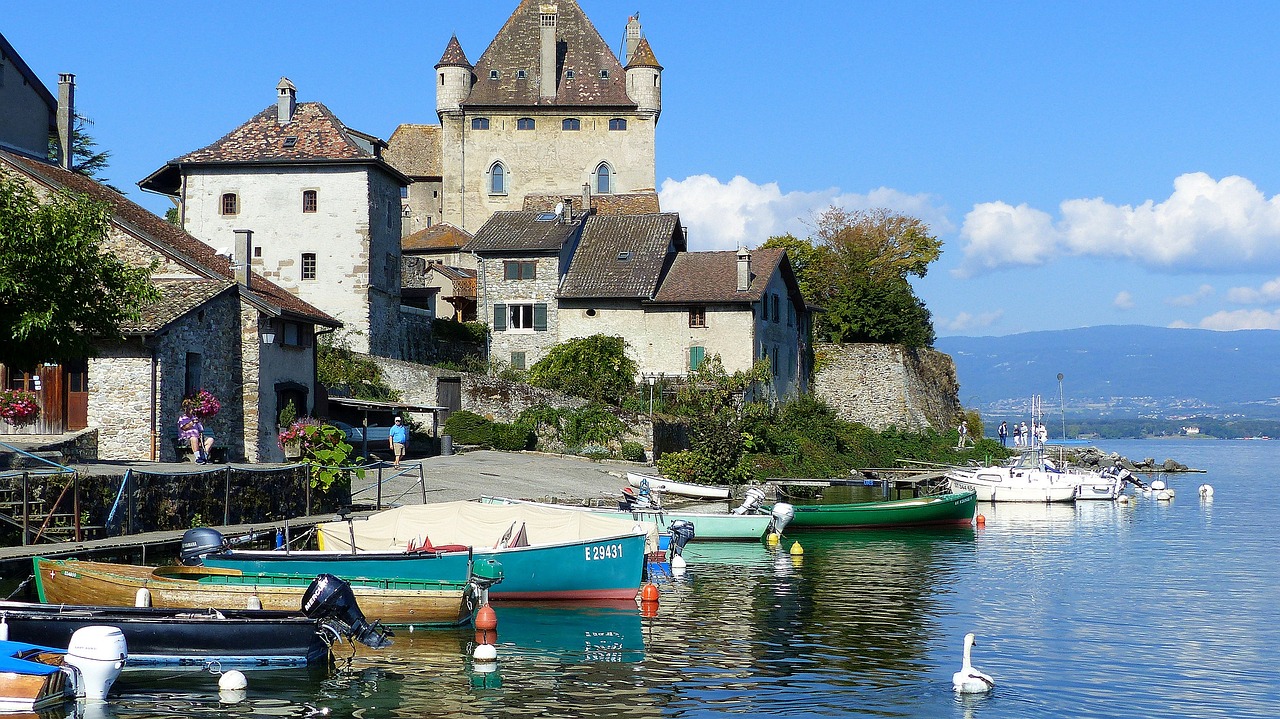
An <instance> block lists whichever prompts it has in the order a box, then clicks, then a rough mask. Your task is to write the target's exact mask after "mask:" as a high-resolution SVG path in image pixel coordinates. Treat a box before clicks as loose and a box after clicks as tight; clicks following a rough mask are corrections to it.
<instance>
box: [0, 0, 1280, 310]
mask: <svg viewBox="0 0 1280 719" xmlns="http://www.w3.org/2000/svg"><path fill="white" fill-rule="evenodd" d="M515 5H516V3H515V1H514V0H503V1H502V2H498V1H496V0H482V1H477V2H469V3H440V2H429V3H426V2H424V3H406V2H397V3H381V2H371V3H360V4H352V3H330V2H320V1H317V2H307V3H286V2H272V3H260V2H242V1H239V0H231V1H229V2H224V3H217V4H210V3H173V2H164V3H160V2H123V3H120V4H116V3H100V2H67V3H61V4H59V11H58V13H57V16H58V17H57V18H55V17H53V16H52V15H51V14H50V12H49V11H48V10H47V9H45V8H44V7H43V6H41V5H39V4H38V3H18V4H15V7H11V8H9V9H8V10H7V11H6V13H5V24H4V27H3V30H2V31H3V32H4V34H5V36H6V37H7V38H8V39H9V41H10V43H12V44H13V45H14V46H15V47H16V48H17V50H18V51H19V53H21V54H22V56H23V58H24V59H25V60H26V61H27V63H28V64H29V65H31V66H32V68H33V69H34V70H35V71H36V73H37V74H39V76H40V77H41V78H42V79H43V80H44V81H45V83H46V85H48V86H49V87H50V89H52V90H54V91H55V92H56V84H57V74H58V73H59V72H73V73H75V74H76V76H77V83H78V85H77V108H78V109H79V110H80V112H82V113H83V114H85V115H87V116H88V117H90V118H91V119H92V120H93V121H94V123H95V125H94V127H93V129H92V134H93V135H94V137H95V138H96V139H97V140H98V142H99V145H100V147H102V148H105V149H109V150H111V152H112V153H113V156H112V162H111V166H110V168H109V170H108V172H107V173H106V174H107V177H108V178H110V180H111V181H112V182H113V184H115V185H117V186H119V187H122V188H124V189H126V190H128V191H129V194H130V196H131V197H132V198H133V199H135V200H136V201H138V202H140V203H141V204H143V205H144V206H146V207H148V208H150V209H152V210H153V211H156V212H158V213H162V212H163V211H164V209H165V208H166V207H167V206H168V205H167V202H168V201H167V200H166V199H165V198H162V197H159V196H156V195H151V194H148V193H143V192H141V191H140V190H138V189H137V188H136V187H135V185H134V184H133V183H135V182H137V181H138V180H140V179H142V178H143V177H145V176H146V175H147V174H149V173H150V172H151V171H152V170H155V169H156V168H158V167H160V166H161V165H162V164H163V163H164V162H165V161H167V160H169V159H171V158H173V157H176V156H178V155H180V154H183V153H185V152H188V151H190V150H193V149H196V148H198V147H202V146H204V145H206V144H208V143H210V142H212V141H214V140H216V139H217V138H219V137H221V136H222V135H223V134H225V133H226V132H228V131H230V130H231V129H233V128H234V127H235V126H237V125H238V124H240V123H241V122H243V121H244V120H246V119H248V118H249V117H250V116H252V115H253V114H254V113H256V112H258V111H259V110H261V109H262V108H264V107H266V106H268V105H270V104H271V103H272V102H274V97H275V90H274V88H275V85H276V82H277V81H278V80H279V78H280V77H281V76H282V75H285V76H288V77H289V78H290V79H291V80H292V81H293V82H294V84H295V85H296V86H297V87H298V97H299V100H302V101H320V102H323V103H325V104H326V105H327V106H328V107H329V108H330V109H331V110H333V111H334V112H335V113H336V114H337V115H338V117H339V118H341V119H342V120H343V122H345V123H346V124H347V125H349V126H351V127H354V128H357V129H360V130H363V131H365V132H369V133H373V134H375V135H378V136H381V137H384V138H385V137H389V136H390V135H391V132H392V131H393V130H394V129H395V127H396V125H397V124H399V123H402V122H435V121H436V116H435V97H434V94H433V93H434V85H433V83H432V79H433V77H434V75H433V72H434V71H433V66H434V65H435V63H436V61H437V60H438V59H439V58H440V55H441V53H442V52H443V51H444V47H445V44H446V43H447V42H448V40H449V36H450V35H451V34H453V33H456V34H457V35H458V38H459V40H460V41H461V43H462V46H463V49H464V50H465V51H466V53H467V56H468V57H469V58H470V59H471V60H472V61H473V62H474V61H475V60H476V59H478V58H479V56H480V54H481V53H482V52H483V51H484V48H485V47H486V45H487V44H488V42H489V40H491V39H492V37H493V36H494V35H495V34H496V33H497V31H498V29H499V28H500V27H501V25H502V23H503V22H504V21H505V20H506V18H507V17H508V15H509V14H510V13H511V11H512V10H513V9H514V7H515ZM581 5H582V6H583V8H584V9H585V10H586V12H587V14H588V15H589V16H590V17H591V18H592V20H593V21H594V22H595V24H596V27H597V29H599V30H600V32H601V34H602V35H603V36H604V38H605V40H606V41H608V42H609V43H610V45H612V46H614V47H615V49H616V48H617V47H619V46H620V45H621V40H622V37H623V28H624V26H625V24H626V20H627V17H628V16H629V15H630V14H632V13H633V12H635V11H637V10H639V11H640V13H641V21H642V23H643V26H644V31H645V35H646V36H647V37H648V38H649V41H650V43H651V44H652V46H653V49H654V53H655V54H656V56H657V58H658V60H659V62H661V63H662V64H663V66H664V67H665V68H666V69H665V72H664V75H663V87H664V97H663V114H662V118H661V121H660V122H659V124H658V157H657V177H658V185H659V187H658V189H659V191H660V192H661V193H662V204H663V208H664V209H665V210H676V211H679V212H681V215H682V218H683V220H684V222H685V224H686V225H687V226H688V227H689V231H690V244H691V247H692V248H693V249H729V248H734V247H737V246H738V244H739V243H740V242H743V243H746V244H747V245H748V246H753V245H756V244H759V243H760V242H762V241H763V240H764V239H765V238H766V237H768V236H769V235H772V234H779V233H782V232H788V231H790V232H793V233H795V234H797V235H801V236H803V235H806V234H807V232H808V224H809V223H810V222H811V220H812V217H813V216H814V214H815V213H816V212H820V211H821V210H822V209H823V208H824V207H826V206H828V205H830V204H832V203H838V204H842V205H845V206H847V207H850V208H858V207H890V208H893V209H897V210H900V211H903V212H907V213H909V214H914V215H916V216H918V217H921V218H922V219H924V220H926V221H927V222H929V223H930V225H931V227H932V228H933V229H934V230H935V232H936V233H937V234H938V235H939V236H940V237H941V238H942V239H943V241H944V243H945V244H944V249H943V257H942V259H940V260H939V261H938V262H937V263H936V264H935V265H934V266H933V267H932V268H931V270H930V272H929V274H928V276H927V277H925V278H924V279H922V280H920V281H918V282H917V283H916V287H917V290H918V292H919V294H920V295H921V296H922V297H923V298H924V299H925V301H926V302H927V304H928V305H929V307H930V309H931V310H932V311H933V313H934V318H935V323H936V325H937V328H938V333H939V334H940V335H953V334H961V335H983V334H995V335H999V334H1009V333H1014V332H1023V331H1029V330H1038V329H1059V328H1069V327H1082V326H1090V325H1100V324H1150V325H1160V326H1192V327H1205V328H1209V329H1239V328H1246V327H1247V328H1276V329H1280V199H1278V196H1280V162H1277V160H1278V158H1280V133H1278V132H1277V129H1278V127H1280V102H1277V100H1278V98H1280V83H1277V82H1276V81H1275V80H1274V74H1275V69H1276V68H1277V67H1280V57H1278V55H1280V49H1278V47H1277V43H1276V42H1275V41H1274V28H1275V27H1277V25H1278V24H1280V5H1277V4H1274V3H1271V4H1268V3H1261V2H1258V3H1250V2H1237V3H1229V4H1216V3H1189V2H1161V3H1156V2H1130V3H1103V2H1072V3H1013V2H1010V3H995V2H992V3H982V4H971V3H954V2H941V1H939V2H898V3H865V4H864V3H849V2H816V1H815V2H796V3H777V2H771V3H762V2H732V3H731V2H720V1H718V0H704V1H702V2H697V3H683V2H681V3H675V2H662V3H653V2H647V1H646V0H630V1H629V2H625V3H624V2H614V1H613V0H581ZM62 18H68V19H67V20H63V19H62ZM73 19H74V20H73ZM62 27H66V28H67V30H66V31H65V33H62V34H59V33H60V28H62Z"/></svg>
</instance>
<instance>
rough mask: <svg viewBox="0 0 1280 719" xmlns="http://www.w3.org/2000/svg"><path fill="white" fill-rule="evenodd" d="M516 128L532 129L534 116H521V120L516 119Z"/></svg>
mask: <svg viewBox="0 0 1280 719" xmlns="http://www.w3.org/2000/svg"><path fill="white" fill-rule="evenodd" d="M516 129H517V130H532V129H533V118H532V117H522V118H520V119H519V120H516Z"/></svg>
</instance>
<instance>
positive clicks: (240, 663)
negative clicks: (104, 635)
mask: <svg viewBox="0 0 1280 719" xmlns="http://www.w3.org/2000/svg"><path fill="white" fill-rule="evenodd" d="M0 618H3V619H4V622H5V624H7V625H8V627H9V638H10V639H12V640H15V641H20V642H40V643H44V644H51V645H54V646H66V645H69V644H70V642H71V635H73V634H75V632H76V630H78V629H82V628H84V627H87V626H94V625H110V626H114V627H118V628H119V629H120V631H121V632H122V633H123V634H124V638H125V644H126V645H127V646H128V648H129V661H128V664H127V665H126V668H128V669H139V668H154V667H166V668H192V669H203V668H205V667H207V666H209V665H210V664H211V663H215V662H216V663H217V664H218V665H220V666H223V667H235V668H237V669H273V668H284V667H298V666H308V665H318V664H326V663H328V662H329V660H330V653H329V645H328V644H327V643H326V642H325V641H324V639H323V637H322V635H321V634H320V632H321V631H322V630H321V628H320V623H319V622H318V621H316V620H314V619H311V618H309V617H307V616H305V615H303V614H302V613H300V612H274V611H266V610H251V609H239V610H230V609H227V610H221V611H215V610H203V611H192V610H187V609H178V610H172V609H155V608H145V607H105V606H67V605H52V604H33V603H28V602H0Z"/></svg>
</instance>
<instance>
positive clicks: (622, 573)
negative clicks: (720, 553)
mask: <svg viewBox="0 0 1280 719" xmlns="http://www.w3.org/2000/svg"><path fill="white" fill-rule="evenodd" d="M316 531H317V535H318V537H319V546H320V548H319V549H318V550H276V551H254V550H233V549H226V550H223V551H214V552H209V553H205V554H203V555H202V556H201V558H200V561H201V562H202V563H203V565H204V566H206V567H210V568H228V569H238V570H241V571H243V572H244V574H245V575H253V574H258V573H289V574H302V575H307V574H310V575H313V576H314V575H315V574H317V573H322V572H324V573H330V574H335V575H337V576H339V577H344V578H352V577H363V578H378V579H388V580H394V579H405V580H414V579H430V578H433V577H442V576H443V577H451V576H466V574H467V571H468V567H469V566H470V565H471V564H472V563H475V564H481V563H484V562H489V561H494V562H496V563H498V564H499V565H501V568H502V581H501V582H500V583H498V584H496V585H494V586H493V587H491V588H490V589H489V590H488V591H489V597H490V598H491V599H492V600H494V601H502V600H536V601H543V600H560V599H634V598H635V596H636V594H637V593H638V592H639V591H640V584H641V582H642V581H643V578H644V569H645V556H646V555H647V554H649V553H650V552H656V551H658V533H657V531H656V529H655V527H654V525H653V524H649V523H644V522H636V521H633V520H631V519H630V518H627V519H625V520H624V519H619V518H615V517H605V516H600V515H595V514H591V513H588V512H575V511H572V510H568V509H562V508H558V507H556V508H549V507H523V506H514V505H513V506H500V505H492V504H481V503H479V502H439V503H435V504H415V505H408V506H404V507H397V508H395V509H389V510H386V511H383V512H377V513H375V514H371V515H369V516H367V517H363V518H356V517H348V518H347V519H346V520H343V521H336V522H325V523H322V524H320V525H317V527H316ZM363 602H364V600H363V599H361V603H362V604H363Z"/></svg>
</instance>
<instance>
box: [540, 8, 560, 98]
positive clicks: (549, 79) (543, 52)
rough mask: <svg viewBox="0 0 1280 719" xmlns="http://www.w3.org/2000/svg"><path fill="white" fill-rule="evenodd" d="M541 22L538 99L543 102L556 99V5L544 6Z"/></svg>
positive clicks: (557, 9)
mask: <svg viewBox="0 0 1280 719" xmlns="http://www.w3.org/2000/svg"><path fill="white" fill-rule="evenodd" d="M540 9H541V10H542V15H541V17H542V20H541V28H540V30H541V42H540V43H539V51H540V52H539V53H538V58H539V61H538V97H539V98H540V99H543V100H554V99H556V80H557V79H558V78H557V77H556V13H557V12H558V11H559V8H557V7H556V6H555V5H554V4H543V5H542V6H541V8H540Z"/></svg>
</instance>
